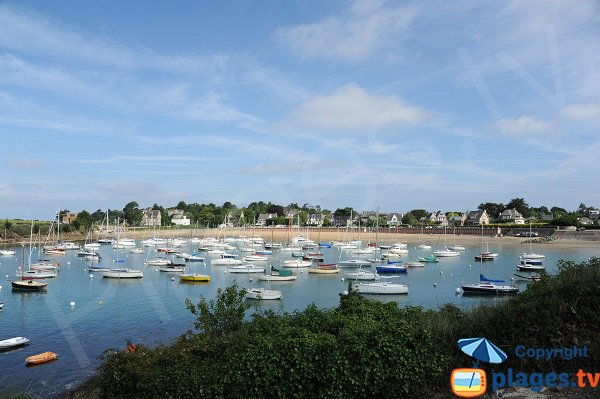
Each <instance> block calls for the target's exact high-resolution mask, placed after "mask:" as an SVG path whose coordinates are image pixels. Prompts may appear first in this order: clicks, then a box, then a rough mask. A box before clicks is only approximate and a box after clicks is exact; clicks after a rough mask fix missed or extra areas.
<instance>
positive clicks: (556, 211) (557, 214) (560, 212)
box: [550, 206, 569, 218]
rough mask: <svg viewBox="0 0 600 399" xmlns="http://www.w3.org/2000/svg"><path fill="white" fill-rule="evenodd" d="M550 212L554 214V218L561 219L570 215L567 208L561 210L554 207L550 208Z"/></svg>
mask: <svg viewBox="0 0 600 399" xmlns="http://www.w3.org/2000/svg"><path fill="white" fill-rule="evenodd" d="M550 212H551V213H552V216H553V217H554V218H559V217H561V216H564V215H566V214H567V213H569V212H567V210H566V209H565V208H559V207H558V206H553V207H552V208H550Z"/></svg>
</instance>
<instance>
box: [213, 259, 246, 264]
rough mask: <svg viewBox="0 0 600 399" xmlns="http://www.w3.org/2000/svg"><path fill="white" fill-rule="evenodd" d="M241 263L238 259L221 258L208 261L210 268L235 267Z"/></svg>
mask: <svg viewBox="0 0 600 399" xmlns="http://www.w3.org/2000/svg"><path fill="white" fill-rule="evenodd" d="M242 263H243V262H242V261H241V260H239V259H233V258H221V259H213V260H211V261H210V264H211V265H212V266H235V265H241V264H242Z"/></svg>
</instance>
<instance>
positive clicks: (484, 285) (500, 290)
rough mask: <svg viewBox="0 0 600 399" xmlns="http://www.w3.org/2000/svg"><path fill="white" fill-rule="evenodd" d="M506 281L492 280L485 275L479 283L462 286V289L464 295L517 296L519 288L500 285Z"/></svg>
mask: <svg viewBox="0 0 600 399" xmlns="http://www.w3.org/2000/svg"><path fill="white" fill-rule="evenodd" d="M505 282H506V281H504V280H492V279H488V278H486V277H484V275H483V274H480V275H479V283H477V284H469V285H461V286H460V288H461V289H462V291H463V294H484V295H501V294H517V293H518V292H519V288H517V287H515V286H512V285H500V284H498V283H505Z"/></svg>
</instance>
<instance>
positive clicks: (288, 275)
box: [257, 266, 298, 281]
mask: <svg viewBox="0 0 600 399" xmlns="http://www.w3.org/2000/svg"><path fill="white" fill-rule="evenodd" d="M257 278H258V279H259V280H261V281H293V280H296V279H297V278H298V276H297V275H296V273H293V272H291V271H290V270H279V269H276V268H275V267H273V266H271V274H261V275H259V276H258V277H257Z"/></svg>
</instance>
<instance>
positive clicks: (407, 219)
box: [402, 212, 419, 226]
mask: <svg viewBox="0 0 600 399" xmlns="http://www.w3.org/2000/svg"><path fill="white" fill-rule="evenodd" d="M418 223H419V221H418V220H417V218H416V217H415V215H413V214H412V213H410V212H408V213H407V214H406V215H404V216H403V217H402V224H407V225H409V226H416V225H417V224H418Z"/></svg>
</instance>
